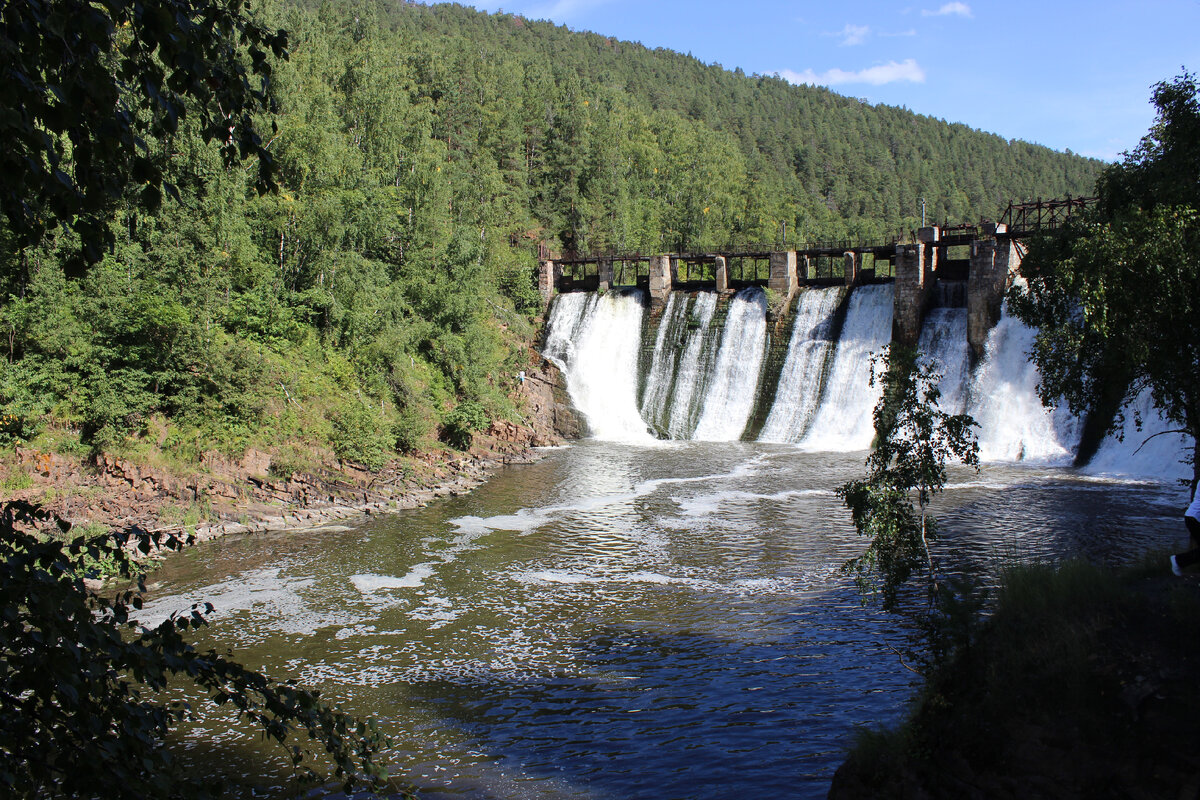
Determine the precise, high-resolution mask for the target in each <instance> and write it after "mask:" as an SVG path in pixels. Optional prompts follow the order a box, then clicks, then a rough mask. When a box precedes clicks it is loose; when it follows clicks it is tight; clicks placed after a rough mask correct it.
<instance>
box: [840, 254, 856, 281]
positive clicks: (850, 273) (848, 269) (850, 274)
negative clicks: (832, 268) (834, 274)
mask: <svg viewBox="0 0 1200 800" xmlns="http://www.w3.org/2000/svg"><path fill="white" fill-rule="evenodd" d="M842 258H843V261H844V263H843V266H842V275H844V276H845V278H846V285H847V286H857V285H858V253H846V254H845V255H844V256H843V257H842Z"/></svg>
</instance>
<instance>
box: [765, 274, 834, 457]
mask: <svg viewBox="0 0 1200 800" xmlns="http://www.w3.org/2000/svg"><path fill="white" fill-rule="evenodd" d="M841 297H842V289H839V288H832V289H809V290H808V291H806V292H804V294H803V295H801V297H800V303H799V307H798V308H797V309H796V321H795V322H794V323H793V327H792V339H791V342H790V343H789V344H788V354H787V359H786V360H785V361H784V362H783V370H782V371H781V372H780V374H779V388H778V389H777V390H776V392H775V403H774V405H772V406H771V413H770V415H769V416H768V417H767V421H766V423H765V424H764V425H763V429H762V433H760V434H759V437H758V440H759V441H760V442H798V441H800V439H801V438H802V437H803V436H804V433H805V431H807V430H808V424H809V422H811V421H812V418H813V415H814V414H815V413H816V411H817V403H818V402H819V401H820V399H821V386H822V384H823V382H824V381H823V380H822V379H823V378H824V373H825V369H826V366H827V364H828V356H829V353H830V350H831V349H832V348H833V341H832V340H831V339H830V328H831V327H832V325H833V313H834V311H835V310H836V309H837V304H838V301H839V300H841Z"/></svg>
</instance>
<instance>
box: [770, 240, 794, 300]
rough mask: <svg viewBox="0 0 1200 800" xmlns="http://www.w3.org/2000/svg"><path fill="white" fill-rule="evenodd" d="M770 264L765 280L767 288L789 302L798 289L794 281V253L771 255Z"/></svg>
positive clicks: (790, 251) (788, 251) (784, 252)
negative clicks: (768, 274) (767, 276)
mask: <svg viewBox="0 0 1200 800" xmlns="http://www.w3.org/2000/svg"><path fill="white" fill-rule="evenodd" d="M770 263H771V272H770V277H769V278H768V279H767V288H768V289H770V290H771V291H774V292H778V293H779V294H780V295H781V296H783V297H786V298H787V299H789V300H790V299H791V298H792V296H793V295H795V294H796V290H797V289H799V288H800V284H799V282H798V281H797V279H796V251H795V250H784V251H782V252H778V253H771V262H770Z"/></svg>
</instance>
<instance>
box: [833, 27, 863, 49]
mask: <svg viewBox="0 0 1200 800" xmlns="http://www.w3.org/2000/svg"><path fill="white" fill-rule="evenodd" d="M870 33H871V29H870V27H868V26H866V25H851V24H850V23H846V27H844V28H842V29H841V30H840V31H837V32H835V33H826V34H824V35H825V36H836V37H838V38H840V39H841V40H842V42H841V44H842V47H853V46H854V45H856V44H862V43H863V42H865V41H866V40H867V36H868V35H870Z"/></svg>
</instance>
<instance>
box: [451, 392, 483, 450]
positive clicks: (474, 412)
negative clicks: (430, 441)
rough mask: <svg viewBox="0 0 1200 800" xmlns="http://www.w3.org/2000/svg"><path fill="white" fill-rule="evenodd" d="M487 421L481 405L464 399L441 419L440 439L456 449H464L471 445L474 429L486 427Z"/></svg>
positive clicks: (478, 429)
mask: <svg viewBox="0 0 1200 800" xmlns="http://www.w3.org/2000/svg"><path fill="white" fill-rule="evenodd" d="M488 422H490V420H489V419H488V415H487V412H486V411H484V410H483V406H481V405H479V403H476V402H474V401H472V400H464V401H463V402H461V403H459V404H458V405H457V406H455V407H454V410H453V411H451V412H450V413H449V414H447V415H446V419H445V420H443V422H442V435H441V439H442V441H443V442H445V443H446V444H448V445H450V446H451V447H453V448H455V449H456V450H466V449H467V448H469V447H470V446H471V439H472V438H473V435H474V433H475V431H481V430H483V429H484V428H486V427H487V425H488Z"/></svg>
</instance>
